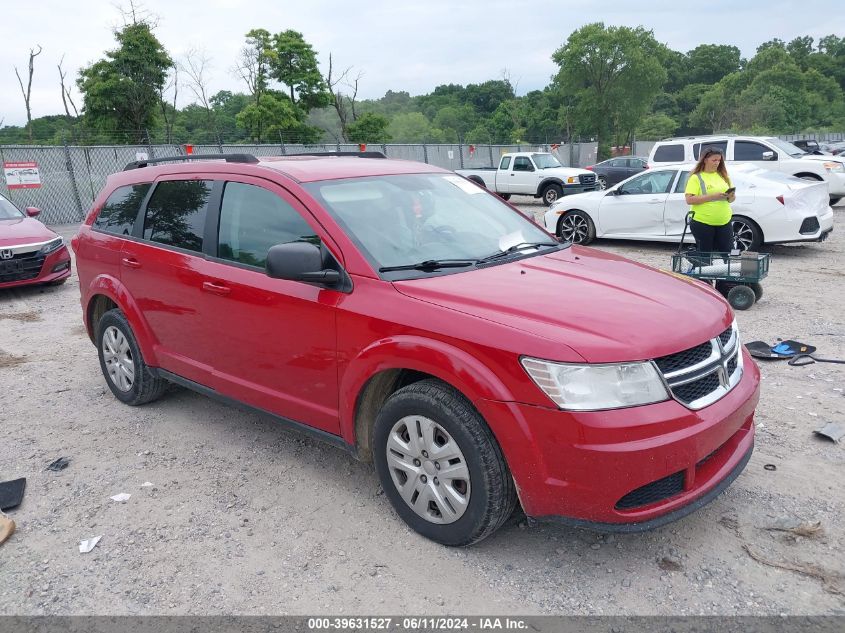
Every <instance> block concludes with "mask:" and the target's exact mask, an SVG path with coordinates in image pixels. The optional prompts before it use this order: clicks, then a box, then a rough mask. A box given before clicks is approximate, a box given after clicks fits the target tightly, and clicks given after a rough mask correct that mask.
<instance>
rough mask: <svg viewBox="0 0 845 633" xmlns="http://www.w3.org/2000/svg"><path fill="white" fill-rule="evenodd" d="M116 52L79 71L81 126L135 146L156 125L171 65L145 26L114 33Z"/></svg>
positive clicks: (166, 55) (124, 28) (160, 46)
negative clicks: (117, 45) (158, 109)
mask: <svg viewBox="0 0 845 633" xmlns="http://www.w3.org/2000/svg"><path fill="white" fill-rule="evenodd" d="M115 38H116V39H117V42H118V44H119V45H120V46H119V48H117V49H115V50H113V51H108V52H107V53H106V59H101V60H100V61H98V62H95V63H94V64H92V65H91V66H88V67H87V68H83V69H82V70H80V72H79V79H78V80H77V82H76V83H77V86H78V87H79V90H80V92H81V93H82V97H83V104H84V106H83V111H84V119H85V123H86V125H87V126H88V127H89V128H91V129H93V130H95V131H97V132H100V133H104V134H106V135H108V136H112V137H114V138H116V139H118V140H124V141H128V142H134V143H139V142H141V141H142V140H143V139H144V138H145V136H146V130H147V129H149V128H151V127H154V125H155V123H156V109H157V108H158V105H159V94H160V93H161V91H162V89H163V87H164V83H165V80H166V78H167V71H168V69H169V68H170V67H172V66H173V60H172V59H171V58H170V56H169V55H168V54H167V51H165V50H164V47H163V46H162V45H161V43H160V42H159V41H158V39H156V37H155V35H153V33H152V30H151V29H150V26H149V25H148V24H146V23H145V22H138V23H135V24H129V25H127V26H125V27H123V29H121V30H119V31H117V32H116V33H115Z"/></svg>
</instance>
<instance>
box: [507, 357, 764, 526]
mask: <svg viewBox="0 0 845 633" xmlns="http://www.w3.org/2000/svg"><path fill="white" fill-rule="evenodd" d="M743 353H744V354H745V358H744V373H743V376H742V379H741V380H740V382H739V383H738V384H737V385H736V386H735V387H734V388H733V389H732V390H731V391H730V392H729V393H728V394H727V395H725V396H724V397H723V398H722V399H721V400H719V401H717V402H715V403H713V404H712V405H710V406H708V407H705V408H703V409H701V410H698V411H692V410H690V409H687V408H686V407H684V406H682V405H681V404H679V403H678V402H676V401H674V400H670V401H667V402H661V403H657V404H653V405H647V406H642V407H633V408H627V409H618V410H612V411H599V412H588V413H573V412H566V411H558V410H554V409H546V408H542V407H536V406H530V405H523V404H519V403H499V405H500V407H501V408H500V411H499V413H500V414H501V415H503V416H505V415H509V416H512V417H513V418H515V419H516V420H515V421H516V425H515V428H518V429H521V431H522V432H523V433H525V434H526V436H525V437H526V440H527V441H526V443H525V444H523V445H522V446H519V445H514V444H512V442H513V441H514V440H515V439H516V438H515V437H508V438H505V441H502V438H500V443H501V445H502V446H503V448H504V449H505V454H506V458H507V460H508V464H509V465H510V467H511V472H512V474H513V476H514V481H515V483H516V486H517V490H518V492H519V498H520V501H521V503H522V507H523V510H524V511H525V513H526V514H527V515H528V516H530V517H533V518H537V519H554V520H559V521H564V522H567V523H570V524H574V525H580V526H585V527H586V526H591V527H596V528H599V529H614V530H621V531H636V530H642V529H649V528H650V527H656V526H657V525H662V524H663V523H665V522H668V521H671V520H674V519H677V518H680V517H681V516H684V515H685V514H688V513H689V512H692V511H693V510H694V509H695V508H697V507H700V506H701V505H703V504H704V503H706V502H708V501H710V500H711V499H713V498H714V497H715V496H717V495H718V494H719V492H721V491H722V490H723V489H724V488H725V487H727V485H728V484H729V483H730V481H732V480H733V478H735V477H737V476H738V475H739V473H740V472H741V471H742V468H743V467H744V464H745V463H746V462H747V461H748V458H749V457H750V454H751V451H752V449H753V445H754V422H753V419H754V409H755V407H756V405H757V401H758V400H759V390H760V372H759V370H758V368H757V365H756V364H755V363H754V362H753V361H752V360H751V358H750V357H749V356H748V354H747V352H745V351H743ZM498 421H499V422H501V419H500V420H498ZM496 426H497V427H498V428H501V425H500V424H497V425H496Z"/></svg>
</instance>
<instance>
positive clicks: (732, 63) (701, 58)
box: [687, 44, 742, 84]
mask: <svg viewBox="0 0 845 633" xmlns="http://www.w3.org/2000/svg"><path fill="white" fill-rule="evenodd" d="M687 58H688V64H687V77H688V81H687V83H699V84H714V83H716V82H717V81H719V80H720V79H721V78H722V77H724V76H725V75H729V74H731V73H735V72H738V71H739V70H740V68H741V67H742V58H741V56H740V52H739V49H738V48H737V47H736V46H727V45H721V44H701V45H700V46H696V47H695V48H694V49H692V50H691V51H690V52H689V53H687Z"/></svg>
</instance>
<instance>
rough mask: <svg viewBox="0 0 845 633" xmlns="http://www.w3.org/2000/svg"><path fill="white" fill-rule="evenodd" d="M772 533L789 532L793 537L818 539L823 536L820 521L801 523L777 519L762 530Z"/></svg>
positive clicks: (793, 520) (795, 520)
mask: <svg viewBox="0 0 845 633" xmlns="http://www.w3.org/2000/svg"><path fill="white" fill-rule="evenodd" d="M763 529H764V530H769V531H772V532H789V533H790V534H792V535H794V536H804V537H806V538H818V537H820V536H822V535H823V534H824V528H823V527H822V522H821V521H815V522H803V523H802V522H801V521H799V520H798V519H778V520H777V521H775V523H774V524H773V525H767V526H766V527H764V528H763Z"/></svg>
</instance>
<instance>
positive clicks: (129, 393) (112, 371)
mask: <svg viewBox="0 0 845 633" xmlns="http://www.w3.org/2000/svg"><path fill="white" fill-rule="evenodd" d="M97 355H98V356H99V357H100V369H101V370H102V371H103V376H104V377H105V379H106V383H107V384H108V386H109V389H111V392H112V393H113V394H114V396H115V398H117V399H118V400H120V401H121V402H123V403H125V404H128V405H131V406H137V405H139V404H146V403H148V402H152V401H153V400H156V399H158V398H160V397H161V394H163V393H164V391H165V389H167V384H168V383H167V381H166V380H164V379H162V378H159V377H157V376H156V375H155V374H153V372H152V371H151V370H150V368H149V367H148V366H147V364H146V363H145V362H144V358H143V356H142V355H141V350H140V349H139V348H138V343H137V341H136V340H135V335H134V334H133V332H132V328H131V327H130V326H129V322H128V321H127V320H126V316H124V314H123V312H121V311H120V310H118V309H113V310H109V311H108V312H106V313H105V314H104V315H103V316H102V317H101V318H100V321H99V323H98V324H97Z"/></svg>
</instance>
